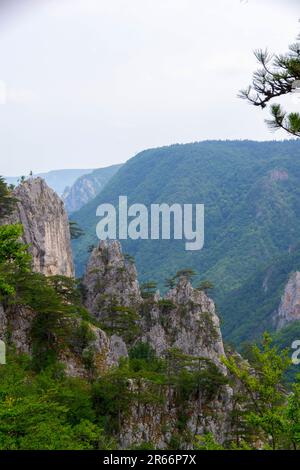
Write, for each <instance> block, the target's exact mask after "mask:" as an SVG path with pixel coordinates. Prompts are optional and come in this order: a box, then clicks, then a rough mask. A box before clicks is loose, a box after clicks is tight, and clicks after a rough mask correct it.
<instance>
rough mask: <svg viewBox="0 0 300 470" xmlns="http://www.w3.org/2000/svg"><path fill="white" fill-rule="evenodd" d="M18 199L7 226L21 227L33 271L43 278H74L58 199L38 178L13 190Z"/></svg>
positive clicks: (66, 232)
mask: <svg viewBox="0 0 300 470" xmlns="http://www.w3.org/2000/svg"><path fill="white" fill-rule="evenodd" d="M14 195H15V197H16V198H17V200H18V203H17V208H16V210H15V212H14V213H13V214H12V215H11V216H10V217H9V219H8V220H7V223H20V224H22V225H23V229H24V235H23V241H24V243H26V244H29V251H30V253H31V254H32V263H33V269H34V270H35V271H37V272H41V273H43V274H45V275H46V276H50V275H51V276H52V275H63V276H68V277H72V276H74V265H73V257H72V252H71V244H70V231H69V223H68V217H67V214H66V211H65V208H64V204H63V202H62V200H61V199H60V198H59V197H58V196H57V194H56V193H55V192H54V191H53V190H52V189H50V188H49V186H47V184H46V183H45V181H44V180H43V179H42V178H30V179H28V180H26V181H24V182H23V183H21V184H20V185H19V186H17V188H16V189H15V191H14Z"/></svg>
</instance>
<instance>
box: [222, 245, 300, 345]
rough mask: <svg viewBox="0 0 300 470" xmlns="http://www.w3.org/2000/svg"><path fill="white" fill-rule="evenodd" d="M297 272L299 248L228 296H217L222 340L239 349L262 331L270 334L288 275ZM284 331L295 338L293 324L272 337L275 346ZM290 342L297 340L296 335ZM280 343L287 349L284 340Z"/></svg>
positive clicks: (299, 266)
mask: <svg viewBox="0 0 300 470" xmlns="http://www.w3.org/2000/svg"><path fill="white" fill-rule="evenodd" d="M299 269H300V245H298V246H297V247H296V248H294V249H293V250H292V251H291V252H290V253H288V254H284V255H282V256H281V257H279V258H277V259H276V260H274V261H273V262H272V263H271V264H270V265H269V266H267V267H266V268H264V269H260V270H259V271H258V272H257V273H256V274H255V275H254V276H252V277H251V278H250V279H248V280H247V281H246V282H245V283H244V284H243V285H242V286H241V287H240V288H239V289H236V290H234V291H232V292H231V293H230V295H226V294H225V295H221V296H220V297H219V298H218V303H219V305H220V306H221V310H222V318H223V327H222V330H223V334H224V337H225V339H227V340H229V341H231V342H233V343H234V344H235V345H236V346H239V345H240V344H241V343H242V342H244V341H253V340H256V339H257V338H258V337H259V336H261V335H262V333H263V332H264V331H266V330H269V331H270V330H271V331H272V329H273V328H274V325H273V321H272V316H273V314H274V312H275V311H276V310H277V309H278V307H279V304H280V299H281V296H282V294H283V292H284V288H285V286H286V284H287V282H288V279H289V276H290V274H291V273H292V272H294V271H297V270H298V271H299ZM298 326H299V325H298ZM297 328H298V327H297ZM285 330H287V331H288V332H289V335H288V338H289V339H290V338H292V336H293V334H295V335H296V323H295V324H290V325H288V326H287V327H286V328H285V329H283V330H282V331H280V332H278V333H277V334H276V337H277V339H278V342H279V343H280V338H285V337H286V334H285V333H284V331H285ZM298 330H299V328H298ZM298 330H297V331H298ZM293 332H294V333H293ZM293 339H297V335H296V336H294V338H293ZM299 339H300V337H299ZM291 343H292V341H291V342H289V344H288V346H290V345H291ZM282 344H283V345H284V347H286V346H287V344H286V341H282Z"/></svg>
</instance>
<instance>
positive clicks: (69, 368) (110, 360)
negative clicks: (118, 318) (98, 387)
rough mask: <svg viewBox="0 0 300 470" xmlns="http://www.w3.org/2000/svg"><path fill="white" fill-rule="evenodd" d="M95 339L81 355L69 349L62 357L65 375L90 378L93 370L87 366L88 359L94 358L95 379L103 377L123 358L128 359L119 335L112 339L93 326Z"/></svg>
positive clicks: (125, 348) (124, 345)
mask: <svg viewBox="0 0 300 470" xmlns="http://www.w3.org/2000/svg"><path fill="white" fill-rule="evenodd" d="M90 328H91V331H92V332H93V335H94V339H93V340H92V341H91V342H90V344H89V345H88V346H87V347H86V348H85V349H84V350H83V351H80V354H74V351H72V350H70V349H68V350H66V351H64V353H63V354H62V355H61V357H60V361H61V362H62V363H63V364H64V366H65V373H66V374H67V375H69V376H70V377H83V378H87V377H89V375H90V373H91V370H90V367H88V366H87V362H86V357H90V358H92V364H93V367H92V374H93V377H94V378H95V377H97V376H101V375H102V374H105V373H106V372H108V370H109V369H110V368H111V367H114V366H117V365H118V364H119V360H120V358H121V357H127V356H128V352H127V347H126V344H125V343H124V341H123V339H122V338H120V337H119V336H117V335H113V336H111V337H109V336H107V334H106V333H105V332H104V331H102V330H101V329H100V328H97V327H95V326H93V325H90Z"/></svg>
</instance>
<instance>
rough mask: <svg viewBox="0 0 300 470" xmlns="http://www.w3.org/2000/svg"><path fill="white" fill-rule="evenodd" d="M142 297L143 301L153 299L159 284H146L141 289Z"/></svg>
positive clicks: (151, 282) (152, 282)
mask: <svg viewBox="0 0 300 470" xmlns="http://www.w3.org/2000/svg"><path fill="white" fill-rule="evenodd" d="M140 289H141V296H142V298H143V299H149V298H151V297H153V295H154V294H155V292H156V290H157V282H154V281H149V282H144V283H143V284H142V285H141V287H140Z"/></svg>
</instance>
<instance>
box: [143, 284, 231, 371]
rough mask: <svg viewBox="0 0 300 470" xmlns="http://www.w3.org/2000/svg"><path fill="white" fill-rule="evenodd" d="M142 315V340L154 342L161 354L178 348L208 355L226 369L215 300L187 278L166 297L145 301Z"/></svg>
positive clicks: (199, 354)
mask: <svg viewBox="0 0 300 470" xmlns="http://www.w3.org/2000/svg"><path fill="white" fill-rule="evenodd" d="M142 318H143V320H142V323H143V326H142V330H143V331H144V332H145V334H144V335H143V337H142V340H143V341H146V342H148V343H150V344H151V346H152V347H153V348H154V350H155V351H156V354H157V355H158V356H162V355H164V354H165V353H166V351H167V350H168V349H170V348H176V349H179V350H180V351H182V352H183V353H184V354H188V355H192V356H197V357H205V358H208V359H210V360H211V361H212V362H214V363H215V364H216V365H218V367H220V368H221V369H222V370H223V371H225V370H226V369H225V367H224V366H223V365H222V363H221V361H220V359H221V357H222V356H224V355H225V353H224V346H223V341H222V336H221V331H220V322H219V318H218V316H217V315H216V311H215V305H214V302H213V301H212V300H211V299H210V298H209V297H208V296H207V295H206V294H205V293H204V292H203V291H199V290H196V289H194V288H193V287H192V285H191V283H190V282H189V281H188V279H186V278H185V277H182V278H180V279H179V282H178V284H177V286H176V287H175V288H174V289H172V290H170V291H169V292H168V293H167V294H166V296H165V298H164V299H161V300H158V301H155V299H154V301H153V302H151V301H150V302H149V301H148V302H147V303H145V304H144V307H143V314H142Z"/></svg>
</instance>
